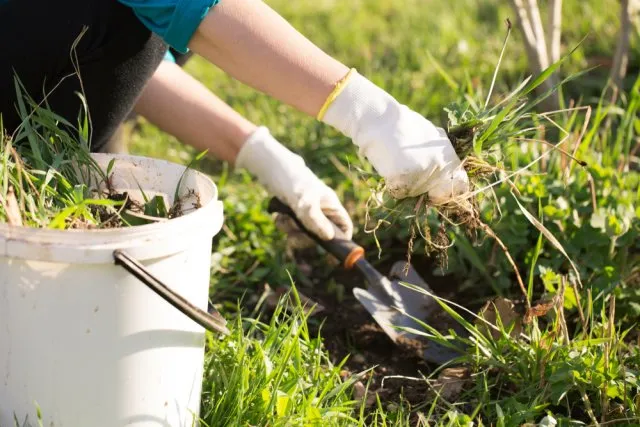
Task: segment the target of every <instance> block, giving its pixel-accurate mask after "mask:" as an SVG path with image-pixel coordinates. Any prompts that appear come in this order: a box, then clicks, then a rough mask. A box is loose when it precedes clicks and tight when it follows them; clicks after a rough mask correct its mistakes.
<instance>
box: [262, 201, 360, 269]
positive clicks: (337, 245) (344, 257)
mask: <svg viewBox="0 0 640 427" xmlns="http://www.w3.org/2000/svg"><path fill="white" fill-rule="evenodd" d="M267 211H268V212H269V213H281V214H285V215H288V216H290V217H291V219H293V220H294V221H295V223H296V225H297V226H298V228H300V230H302V231H304V232H305V234H307V235H308V236H309V237H311V238H312V239H313V240H314V241H315V242H316V243H317V244H318V245H320V246H321V247H322V248H324V250H326V251H327V252H329V253H330V254H331V255H333V256H335V257H336V258H338V260H339V261H340V262H342V264H343V265H344V267H345V268H346V269H350V268H353V266H354V265H355V263H356V262H357V261H358V260H359V259H361V258H363V257H364V248H362V246H360V245H358V244H356V243H355V242H353V241H352V240H346V239H332V240H323V239H321V238H319V237H318V236H316V235H315V233H312V232H311V231H309V230H307V229H306V228H305V226H304V225H303V224H302V221H300V219H298V217H297V216H296V214H295V213H294V212H293V210H292V209H291V208H290V207H289V206H287V205H285V204H284V203H283V202H282V201H280V199H278V198H277V197H274V198H272V199H271V201H270V202H269V207H268V208H267Z"/></svg>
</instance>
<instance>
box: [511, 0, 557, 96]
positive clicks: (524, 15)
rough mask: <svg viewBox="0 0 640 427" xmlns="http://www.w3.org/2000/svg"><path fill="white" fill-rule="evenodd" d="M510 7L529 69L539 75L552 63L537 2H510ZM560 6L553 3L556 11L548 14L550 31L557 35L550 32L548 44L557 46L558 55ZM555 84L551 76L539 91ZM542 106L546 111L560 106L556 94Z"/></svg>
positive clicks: (513, 0) (534, 0) (518, 0)
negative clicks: (521, 39) (512, 10)
mask: <svg viewBox="0 0 640 427" xmlns="http://www.w3.org/2000/svg"><path fill="white" fill-rule="evenodd" d="M511 5H512V7H513V9H514V11H515V12H516V15H517V16H518V20H519V23H520V31H521V33H522V36H523V39H524V45H525V51H526V52H527V57H528V59H529V68H530V69H531V72H532V73H534V74H540V73H541V72H542V71H543V70H544V69H546V68H547V67H548V66H549V65H550V64H551V63H552V61H551V60H550V59H551V58H550V56H549V52H548V51H549V50H550V49H547V44H546V42H545V34H544V28H543V26H542V18H541V17H540V9H539V7H538V2H537V0H511ZM561 6H562V4H561V2H560V1H554V4H553V5H552V9H557V10H555V11H554V12H552V13H551V14H550V19H551V27H552V29H557V34H555V33H554V32H553V31H552V34H551V36H550V42H551V43H556V44H557V46H558V47H557V52H558V55H559V50H560V47H559V45H560V43H559V41H560V23H559V19H560V18H561V16H560V10H561ZM555 19H558V22H555V21H554V20H555ZM552 50H553V52H554V53H555V51H556V48H555V46H553V49H552ZM556 82H557V78H556V77H555V76H551V77H550V78H549V79H547V80H546V81H545V82H544V83H543V84H542V85H541V87H540V89H541V90H542V91H546V90H549V89H551V88H552V87H553V86H554V85H555V83H556ZM544 104H545V105H546V109H556V108H558V106H559V105H560V101H559V97H558V94H557V93H556V92H554V93H552V94H551V95H550V96H549V98H547V99H546V100H545V101H544Z"/></svg>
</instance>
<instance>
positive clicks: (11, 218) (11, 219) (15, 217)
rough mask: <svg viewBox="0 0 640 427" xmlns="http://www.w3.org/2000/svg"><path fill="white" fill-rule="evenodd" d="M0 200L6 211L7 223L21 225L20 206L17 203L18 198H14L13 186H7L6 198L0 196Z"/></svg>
mask: <svg viewBox="0 0 640 427" xmlns="http://www.w3.org/2000/svg"><path fill="white" fill-rule="evenodd" d="M0 201H1V202H2V205H3V207H4V209H5V211H6V213H7V222H8V223H9V225H15V226H19V227H21V226H22V215H20V206H19V205H18V200H17V199H16V193H15V192H14V190H13V187H9V191H8V192H7V198H6V200H2V199H1V197H0Z"/></svg>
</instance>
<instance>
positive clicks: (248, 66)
mask: <svg viewBox="0 0 640 427" xmlns="http://www.w3.org/2000/svg"><path fill="white" fill-rule="evenodd" d="M0 19H2V22H3V25H2V26H0V40H2V42H0V43H2V57H1V58H0V113H1V114H2V123H3V126H4V127H5V129H6V130H7V132H12V131H15V129H16V128H17V127H18V126H19V125H20V117H19V115H18V111H17V108H16V97H17V95H16V91H15V87H14V84H15V83H14V76H17V77H18V78H19V79H20V82H21V83H22V84H23V86H24V88H25V89H26V91H27V92H28V93H29V94H30V95H31V96H32V97H34V99H35V100H36V102H40V101H41V100H43V99H45V98H46V101H47V103H48V104H47V105H48V106H49V108H51V109H52V110H53V111H54V112H56V113H57V114H59V115H60V116H62V117H64V118H66V119H67V120H69V121H70V122H72V123H73V122H74V120H77V117H78V114H79V112H80V111H81V108H82V101H81V99H80V98H79V97H78V95H77V93H78V92H81V93H83V94H84V95H85V96H86V102H87V105H88V112H89V116H90V119H91V123H92V129H91V149H92V150H93V151H101V150H103V149H104V147H105V145H106V144H107V142H108V141H109V139H110V138H111V137H112V135H113V134H114V132H115V130H116V129H117V128H118V126H119V125H120V124H121V123H122V121H123V120H124V119H125V118H126V117H127V116H128V115H129V114H130V113H131V112H132V111H135V112H136V113H137V114H140V115H142V116H143V117H145V118H146V119H148V120H149V121H150V122H151V123H154V124H155V125H157V126H158V127H159V128H160V129H162V130H163V131H166V132H168V133H170V134H172V135H174V136H175V137H176V138H178V139H179V140H180V141H182V142H184V143H186V144H189V145H191V146H193V147H196V148H197V149H199V150H204V149H207V150H208V152H209V153H211V154H213V155H214V156H215V157H217V158H218V159H221V160H224V161H227V162H229V163H230V164H232V165H235V167H238V168H244V169H246V170H247V171H248V172H250V173H251V174H252V175H253V176H254V177H255V178H256V179H257V180H258V181H259V182H260V183H261V184H262V185H264V186H265V188H266V189H267V190H268V192H269V193H270V194H271V195H273V196H276V197H279V198H280V199H281V200H282V201H283V202H285V203H286V204H287V205H288V206H290V207H291V209H292V210H293V211H294V212H295V213H296V215H297V216H298V217H299V219H300V220H301V222H302V223H303V224H304V225H305V226H306V227H307V228H308V229H309V230H311V231H313V232H314V233H316V234H317V235H318V236H319V237H320V238H322V239H332V238H334V237H342V238H347V239H350V238H351V235H352V233H353V224H352V221H351V219H350V217H349V215H348V213H347V211H346V210H345V208H344V206H343V205H342V203H341V201H340V200H339V198H338V196H337V195H336V193H335V192H334V191H333V190H332V189H331V188H329V187H328V186H327V185H326V184H324V183H323V182H322V180H320V179H319V178H318V177H317V176H316V175H315V174H314V173H313V172H312V171H311V170H310V169H309V168H308V167H307V166H306V163H305V161H304V159H302V158H301V157H300V156H299V155H297V154H295V153H294V152H292V151H291V150H289V149H288V148H286V147H285V146H284V145H282V144H281V143H280V142H279V141H277V140H276V139H275V138H274V137H273V136H272V135H271V132H270V131H269V129H267V128H266V127H264V126H260V125H257V124H254V123H252V122H250V121H249V120H247V119H246V118H244V117H243V116H241V115H240V114H238V113H237V112H236V111H234V110H233V109H232V108H231V107H229V106H228V105H227V104H225V103H224V102H223V101H222V100H221V99H219V98H218V97H216V96H215V95H214V94H213V93H211V92H210V91H208V90H207V88H206V87H205V86H204V85H202V84H201V83H200V82H198V81H197V80H196V79H195V78H193V77H191V76H190V75H189V74H188V73H187V72H185V71H184V70H183V69H182V68H181V67H180V66H179V65H178V64H176V63H174V62H171V61H166V60H163V59H164V58H165V55H166V53H167V51H168V49H170V48H171V49H174V50H175V51H177V52H178V53H181V54H185V53H194V54H197V55H199V56H201V57H203V58H205V59H206V60H208V61H209V62H211V63H212V64H214V65H216V66H217V67H219V68H221V69H222V70H223V71H225V72H226V73H228V74H229V75H230V76H231V77H233V78H234V79H236V80H238V81H240V82H242V83H245V84H247V85H249V86H250V87H253V88H255V89H256V90H258V91H261V92H263V93H265V94H267V95H269V96H271V97H273V98H275V99H277V100H279V101H280V102H283V103H285V104H288V105H290V106H292V107H294V108H296V109H297V110H299V111H301V112H303V113H306V114H308V115H310V116H312V117H315V118H316V119H317V120H319V121H320V122H322V123H324V124H325V125H328V126H331V127H333V128H335V129H336V130H338V131H339V132H341V133H342V134H344V135H345V136H347V137H349V138H350V139H351V141H352V142H353V143H354V145H355V147H356V148H357V149H358V150H359V152H360V154H361V155H363V156H364V157H365V158H366V159H367V160H368V161H369V162H370V163H371V165H372V166H373V168H374V169H375V170H376V171H377V173H379V174H380V176H382V177H383V178H384V179H385V183H386V185H387V188H388V190H389V193H390V194H391V195H392V196H393V197H395V198H397V199H402V198H406V197H411V196H417V195H421V194H427V195H428V197H429V199H430V200H431V201H432V202H433V203H444V202H446V201H447V200H449V199H450V198H451V197H454V196H456V195H459V194H461V193H463V192H465V191H467V189H468V185H469V184H468V177H467V175H466V173H465V171H464V169H463V168H462V167H461V161H460V159H459V158H458V157H457V155H456V153H455V151H454V149H453V147H452V144H451V142H450V141H449V139H448V138H447V136H446V133H445V132H444V130H443V129H441V128H439V127H437V126H435V125H434V124H433V123H432V122H431V121H429V120H428V119H426V118H425V117H423V116H422V115H420V114H418V113H417V112H415V111H413V110H412V109H411V108H409V107H408V106H406V105H403V104H401V103H400V102H398V101H397V100H396V99H395V98H394V97H393V96H392V95H391V94H389V93H388V92H386V91H385V90H384V89H382V88H380V87H379V86H377V85H375V84H374V83H372V82H371V81H370V80H368V79H367V78H366V77H365V76H363V75H361V74H360V73H359V72H358V71H357V70H355V69H353V68H349V67H347V65H345V64H343V63H341V62H340V61H338V60H336V59H335V58H333V57H332V56H330V55H329V54H327V53H325V52H324V51H323V50H321V49H320V48H319V47H317V46H316V45H314V44H313V43H312V42H311V41H310V40H309V39H307V38H306V37H305V36H303V35H302V34H301V33H300V32H298V31H297V30H296V29H295V28H294V27H293V26H292V25H290V24H289V23H288V22H287V21H286V20H285V19H283V18H282V17H281V16H280V15H279V14H278V13H277V12H276V11H274V10H273V9H272V8H270V7H269V6H268V5H267V4H266V3H264V2H263V1H261V0H222V1H219V0H57V1H51V0H0ZM27 23H28V24H27ZM74 72H77V73H76V74H74ZM35 94H37V95H38V96H35Z"/></svg>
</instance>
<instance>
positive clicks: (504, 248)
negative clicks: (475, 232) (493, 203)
mask: <svg viewBox="0 0 640 427" xmlns="http://www.w3.org/2000/svg"><path fill="white" fill-rule="evenodd" d="M480 228H481V229H482V230H483V231H484V232H485V233H486V234H487V236H489V237H491V238H493V239H494V240H495V241H496V243H497V244H498V245H499V246H500V248H501V249H502V251H503V252H504V254H505V256H506V257H507V260H508V261H509V264H511V266H512V267H513V271H514V272H515V274H516V279H517V281H518V285H519V286H520V290H521V291H522V295H523V296H524V300H525V303H526V305H527V310H528V309H530V308H531V301H529V296H528V294H527V288H526V287H525V286H524V282H523V281H522V276H521V275H520V270H519V269H518V266H517V265H516V263H515V261H514V260H513V258H512V257H511V253H510V252H509V249H508V248H507V246H506V245H505V244H504V243H503V242H502V240H501V239H500V238H499V237H498V235H497V234H496V233H495V232H494V231H493V230H492V229H491V227H489V226H488V225H487V224H484V223H480Z"/></svg>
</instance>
